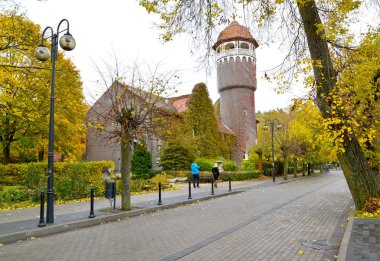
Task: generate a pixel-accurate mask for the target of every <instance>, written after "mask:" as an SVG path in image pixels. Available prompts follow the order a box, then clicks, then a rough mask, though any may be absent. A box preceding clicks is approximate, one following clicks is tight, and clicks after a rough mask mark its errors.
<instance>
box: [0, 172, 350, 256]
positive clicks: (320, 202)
mask: <svg viewBox="0 0 380 261" xmlns="http://www.w3.org/2000/svg"><path fill="white" fill-rule="evenodd" d="M187 188H188V187H187V186H184V188H183V189H182V190H178V191H165V192H164V193H163V196H162V201H163V204H164V205H162V206H157V200H158V198H157V194H148V195H139V196H134V197H133V198H132V202H133V204H132V205H133V206H134V207H136V208H137V209H136V210H133V211H129V212H120V213H104V212H101V211H99V209H100V208H102V207H108V206H109V202H107V201H106V200H102V201H98V202H97V203H96V206H97V207H96V208H97V209H98V210H97V211H96V212H95V215H96V218H94V219H89V218H88V214H89V203H78V204H68V205H56V212H55V213H56V223H55V224H54V225H49V226H47V227H44V228H36V225H37V224H38V219H39V218H38V213H39V209H38V208H36V209H34V210H31V209H23V210H15V211H6V212H0V214H1V215H0V239H1V238H3V239H4V238H6V236H7V235H6V234H5V232H7V231H8V232H9V231H13V230H12V229H14V228H17V229H19V230H20V231H23V232H21V233H24V232H25V236H26V238H28V240H26V241H25V240H23V241H21V242H20V243H17V244H3V246H0V259H1V260H40V259H41V258H43V257H45V259H48V260H73V259H75V260H91V259H94V260H95V259H96V260H98V259H105V260H110V259H112V260H178V259H181V260H208V261H211V260H215V261H216V260H218V261H219V260H334V259H335V257H336V255H337V254H338V249H332V250H315V249H312V248H309V247H307V246H304V245H302V243H303V242H307V241H310V242H313V240H327V241H330V242H332V243H339V242H340V241H341V239H342V236H343V232H344V230H345V227H344V226H343V225H344V223H345V222H344V219H345V218H346V216H347V213H348V210H349V208H350V206H352V200H350V194H349V191H348V187H347V184H346V182H345V180H344V178H343V175H342V173H341V172H339V171H332V172H331V173H330V174H327V175H319V176H316V177H304V178H301V179H293V178H292V177H289V181H283V179H282V178H277V179H276V183H273V182H272V180H271V179H270V180H266V181H253V182H252V181H249V182H233V183H232V188H233V190H234V191H233V192H235V193H237V194H235V195H234V196H228V193H229V192H228V183H227V182H225V183H223V184H222V185H220V186H219V188H218V189H217V190H215V196H216V197H218V196H219V197H221V198H220V199H215V200H209V201H202V200H205V199H210V197H211V195H210V184H203V185H201V188H200V189H195V191H194V189H193V191H192V192H193V194H192V196H193V200H192V201H191V200H188V199H187V196H188V194H187ZM241 191H244V193H240V192H241ZM198 201H199V202H198ZM191 202H192V203H191ZM189 203H191V204H189ZM176 204H188V205H187V206H186V207H181V208H174V209H172V210H170V211H160V210H162V209H163V208H168V207H169V208H172V207H175V206H176ZM86 209H88V210H86ZM127 213H129V214H127ZM130 213H135V214H133V215H141V217H138V218H133V219H129V220H124V219H125V218H128V217H129V216H131V215H130ZM145 213H147V214H145ZM144 214H145V215H144ZM70 215H71V216H70ZM133 215H132V216H133ZM20 216H22V217H20ZM94 220H97V222H98V223H93V224H92V223H91V222H94ZM111 220H113V221H119V222H111V223H108V224H105V225H101V226H95V227H92V228H88V229H78V228H81V227H84V226H89V225H94V224H99V222H101V223H103V222H107V221H111ZM27 222H31V223H30V224H31V227H30V228H27ZM30 224H29V225H30ZM20 225H21V226H22V228H20ZM12 226H13V228H12ZM6 229H8V230H7V231H6ZM74 229H75V231H71V232H69V233H60V234H56V235H51V234H55V233H58V232H63V231H68V230H74ZM76 229H78V230H76ZM48 230H55V231H53V232H52V231H50V232H51V233H47V232H49V231H48ZM35 231H45V232H42V233H41V232H40V234H35ZM46 231H47V232H46ZM17 233H20V232H15V233H13V234H17ZM44 233H46V234H44ZM47 234H50V235H51V236H49V237H46V238H45V237H42V236H44V235H47ZM8 235H9V233H8ZM41 237H42V238H41ZM9 239H12V238H10V237H8V240H9ZM14 241H15V239H14V238H13V242H14ZM0 242H1V241H0ZM10 242H12V240H11V241H10ZM46 257H47V258H46Z"/></svg>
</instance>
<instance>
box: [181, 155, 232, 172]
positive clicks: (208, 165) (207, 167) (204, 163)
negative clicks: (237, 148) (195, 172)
mask: <svg viewBox="0 0 380 261" xmlns="http://www.w3.org/2000/svg"><path fill="white" fill-rule="evenodd" d="M217 161H222V162H223V163H222V164H223V169H224V170H225V171H236V162H235V161H230V160H220V159H209V158H200V159H198V160H197V163H198V165H199V167H200V168H201V171H211V169H212V166H213V165H214V164H215V163H216V162H217ZM189 168H190V165H189V166H188V168H187V169H189Z"/></svg>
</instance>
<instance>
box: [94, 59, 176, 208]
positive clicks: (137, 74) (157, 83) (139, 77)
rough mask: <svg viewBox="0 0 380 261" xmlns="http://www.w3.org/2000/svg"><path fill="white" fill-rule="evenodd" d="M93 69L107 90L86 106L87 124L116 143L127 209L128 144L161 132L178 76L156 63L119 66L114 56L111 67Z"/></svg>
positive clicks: (129, 204) (122, 204) (168, 115)
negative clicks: (154, 64)
mask: <svg viewBox="0 0 380 261" xmlns="http://www.w3.org/2000/svg"><path fill="white" fill-rule="evenodd" d="M96 68H97V70H98V72H99V75H100V76H101V79H102V81H101V82H100V83H101V84H102V85H103V86H105V87H106V88H107V89H106V91H105V92H104V94H103V95H102V96H101V97H100V98H99V99H98V100H97V101H96V102H95V103H94V105H93V106H92V107H91V108H90V110H89V112H88V114H87V121H88V127H89V128H90V129H93V130H95V131H96V133H97V135H98V138H99V139H106V140H110V141H112V142H113V143H114V144H115V145H117V146H120V150H121V158H120V160H121V166H120V173H121V183H122V203H121V208H122V209H123V210H130V209H131V199H130V175H131V155H132V143H133V141H134V140H135V139H143V140H149V139H153V138H154V139H156V138H159V137H161V135H164V134H165V125H166V123H167V122H168V121H170V117H171V116H172V115H173V113H174V108H173V107H172V106H171V105H170V103H168V102H167V99H166V97H168V96H169V95H170V94H172V93H173V92H174V91H175V87H176V81H177V80H178V77H177V76H176V74H175V73H161V72H160V71H159V66H158V65H157V66H155V67H154V68H153V69H152V68H150V67H149V66H146V67H143V66H141V65H137V64H136V63H135V64H134V65H133V66H129V67H126V68H122V67H121V64H120V62H119V61H117V59H116V58H115V64H114V67H113V66H111V65H110V64H105V68H106V72H103V71H102V69H101V68H100V66H96ZM124 80H125V81H128V82H130V84H126V83H124V82H123V81H124Z"/></svg>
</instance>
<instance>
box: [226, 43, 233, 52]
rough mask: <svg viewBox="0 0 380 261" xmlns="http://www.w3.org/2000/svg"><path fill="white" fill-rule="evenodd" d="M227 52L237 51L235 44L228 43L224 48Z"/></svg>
mask: <svg viewBox="0 0 380 261" xmlns="http://www.w3.org/2000/svg"><path fill="white" fill-rule="evenodd" d="M224 48H225V49H226V50H227V51H228V50H231V49H235V44H234V43H228V44H226V45H225V47H224Z"/></svg>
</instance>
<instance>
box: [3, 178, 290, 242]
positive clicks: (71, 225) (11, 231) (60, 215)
mask: <svg viewBox="0 0 380 261" xmlns="http://www.w3.org/2000/svg"><path fill="white" fill-rule="evenodd" d="M281 180H283V179H282V178H279V180H278V182H277V183H279V182H281ZM272 183H273V182H272V181H271V180H252V181H240V182H232V183H231V184H232V186H231V187H232V191H231V192H230V191H229V184H228V182H223V183H221V184H219V185H218V188H215V189H214V195H211V184H201V185H200V188H195V189H194V188H192V191H191V193H192V195H191V196H192V199H188V196H189V194H188V183H182V184H178V185H179V186H180V187H181V189H180V190H173V191H165V190H164V191H163V192H162V197H161V198H162V205H161V206H158V204H157V203H158V193H150V194H142V195H136V196H132V197H131V202H132V211H128V212H121V211H118V208H120V204H121V199H120V198H117V200H116V209H115V210H111V209H110V207H111V204H110V201H109V200H107V199H104V200H96V201H95V203H94V210H95V216H96V217H95V218H92V219H90V218H89V217H88V216H89V214H90V202H80V203H72V204H60V205H55V206H54V214H55V216H54V224H50V225H47V226H46V227H40V228H39V227H37V225H38V223H39V218H40V216H39V215H40V208H39V207H35V208H25V209H16V210H10V211H0V244H5V243H11V242H16V241H19V240H26V239H28V238H31V237H40V236H44V235H49V234H54V233H58V232H63V231H67V230H71V229H77V228H80V227H86V226H91V225H96V224H101V223H104V222H110V221H117V220H119V219H122V218H127V217H132V216H138V215H141V214H144V213H148V212H153V211H157V210H159V209H165V208H171V207H176V206H179V205H183V204H191V203H194V202H198V201H200V200H207V199H211V198H216V197H220V196H227V195H230V194H236V193H239V192H241V191H245V190H247V189H252V188H253V187H257V186H268V185H273V184H272ZM45 209H46V206H45ZM105 210H108V211H105ZM45 213H46V211H45Z"/></svg>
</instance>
